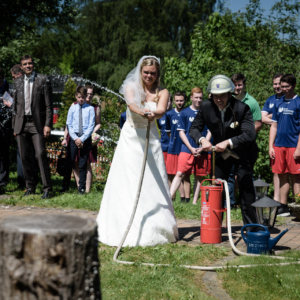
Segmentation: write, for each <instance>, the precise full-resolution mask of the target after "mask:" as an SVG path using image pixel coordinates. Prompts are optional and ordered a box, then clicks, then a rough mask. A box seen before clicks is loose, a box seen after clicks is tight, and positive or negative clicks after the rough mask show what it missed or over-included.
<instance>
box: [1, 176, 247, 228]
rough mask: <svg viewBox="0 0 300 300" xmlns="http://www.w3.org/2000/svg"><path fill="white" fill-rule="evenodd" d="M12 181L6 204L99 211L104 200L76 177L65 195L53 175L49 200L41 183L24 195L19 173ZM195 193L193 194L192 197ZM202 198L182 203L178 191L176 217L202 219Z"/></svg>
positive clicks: (237, 214)
mask: <svg viewBox="0 0 300 300" xmlns="http://www.w3.org/2000/svg"><path fill="white" fill-rule="evenodd" d="M9 178H10V182H9V184H8V185H7V187H6V191H7V192H6V195H12V196H16V197H11V198H8V199H1V200H0V203H2V204H6V205H21V206H31V205H32V206H39V207H47V208H49V207H52V208H65V209H67V208H68V209H83V210H92V211H98V210H99V208H100V203H101V200H102V195H103V193H102V192H99V191H95V190H93V189H92V191H91V192H90V193H89V194H85V195H78V194H77V188H76V184H75V181H74V179H72V180H71V186H70V190H69V192H68V193H65V194H63V195H60V194H59V190H60V188H61V184H62V177H60V176H53V175H52V177H51V178H52V183H53V194H54V197H52V198H51V199H47V200H42V199H41V195H42V193H43V190H42V185H41V183H39V184H38V186H37V189H36V193H37V195H33V196H27V197H22V195H23V194H24V191H20V190H17V187H18V184H17V174H16V173H10V177H9ZM191 183H192V190H193V176H191ZM192 196H193V193H192V194H191V199H192ZM200 204H201V203H200V199H199V200H198V203H197V205H193V204H192V200H191V202H190V203H181V202H180V195H179V193H178V192H177V195H176V200H175V201H174V202H173V205H174V210H175V215H176V218H178V219H194V220H198V219H200V214H201V205H200ZM231 218H232V221H233V222H238V221H241V220H242V216H241V210H240V209H235V210H232V211H231Z"/></svg>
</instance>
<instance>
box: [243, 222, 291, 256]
mask: <svg viewBox="0 0 300 300" xmlns="http://www.w3.org/2000/svg"><path fill="white" fill-rule="evenodd" d="M250 226H251V227H261V228H263V229H264V230H263V231H258V232H251V231H248V233H247V238H246V237H245V235H244V229H245V228H246V227H250ZM287 231H288V229H286V230H284V231H282V232H281V233H280V234H279V235H278V236H276V237H275V238H270V232H269V230H268V228H267V227H265V226H263V225H260V224H247V225H245V226H243V227H242V229H241V234H242V237H243V239H244V241H245V243H246V245H247V253H253V254H262V253H269V252H270V251H271V250H272V248H273V247H274V246H275V245H276V244H277V242H278V241H279V240H280V239H281V237H282V236H283V235H284V234H285V233H286V232H287Z"/></svg>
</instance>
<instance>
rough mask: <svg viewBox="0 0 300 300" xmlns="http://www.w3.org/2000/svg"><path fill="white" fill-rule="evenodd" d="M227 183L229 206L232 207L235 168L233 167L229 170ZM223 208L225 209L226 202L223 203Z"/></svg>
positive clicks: (233, 201)
mask: <svg viewBox="0 0 300 300" xmlns="http://www.w3.org/2000/svg"><path fill="white" fill-rule="evenodd" d="M227 183H228V190H229V196H230V206H231V207H232V206H233V205H234V204H235V197H234V187H235V168H234V165H233V166H232V168H231V171H230V175H229V177H228V181H227ZM225 207H226V202H225Z"/></svg>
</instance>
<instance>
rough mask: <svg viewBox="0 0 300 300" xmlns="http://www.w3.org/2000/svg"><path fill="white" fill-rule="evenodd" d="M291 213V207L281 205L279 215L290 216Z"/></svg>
mask: <svg viewBox="0 0 300 300" xmlns="http://www.w3.org/2000/svg"><path fill="white" fill-rule="evenodd" d="M289 215H290V209H289V208H288V207H282V206H281V207H279V209H278V212H277V216H279V217H288V216H289Z"/></svg>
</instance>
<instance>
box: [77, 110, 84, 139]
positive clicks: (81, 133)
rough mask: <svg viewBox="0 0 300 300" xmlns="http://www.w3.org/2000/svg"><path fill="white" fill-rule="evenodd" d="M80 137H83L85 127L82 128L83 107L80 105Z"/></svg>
mask: <svg viewBox="0 0 300 300" xmlns="http://www.w3.org/2000/svg"><path fill="white" fill-rule="evenodd" d="M78 135H79V137H81V136H82V135H83V127H82V106H81V105H79V130H78Z"/></svg>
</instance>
